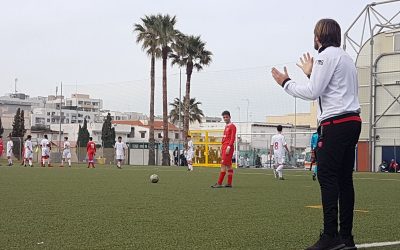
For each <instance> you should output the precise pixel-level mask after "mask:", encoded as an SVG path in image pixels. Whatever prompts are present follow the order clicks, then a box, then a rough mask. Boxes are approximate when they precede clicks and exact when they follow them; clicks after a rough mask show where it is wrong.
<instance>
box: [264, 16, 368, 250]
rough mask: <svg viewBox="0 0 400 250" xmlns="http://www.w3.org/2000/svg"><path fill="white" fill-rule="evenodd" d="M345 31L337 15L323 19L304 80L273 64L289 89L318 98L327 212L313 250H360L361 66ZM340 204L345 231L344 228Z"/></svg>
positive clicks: (306, 62) (274, 71)
mask: <svg viewBox="0 0 400 250" xmlns="http://www.w3.org/2000/svg"><path fill="white" fill-rule="evenodd" d="M340 43H341V30H340V26H339V24H338V23H337V22H336V21H335V20H332V19H322V20H320V21H318V23H317V24H316V26H315V29H314V48H315V49H316V50H318V56H317V57H316V58H315V60H314V59H313V58H312V57H311V56H310V55H309V54H308V53H307V54H305V55H303V58H301V59H300V63H299V64H298V66H299V67H300V68H301V69H302V70H303V72H304V73H305V74H306V75H307V76H308V77H309V78H310V81H309V82H308V83H306V84H301V83H297V82H295V81H293V80H292V79H290V78H289V75H288V73H287V69H286V67H285V68H284V73H282V72H280V71H279V70H277V69H276V68H273V69H272V76H273V77H274V79H275V80H276V82H277V83H278V84H279V85H281V86H282V87H283V88H284V89H285V91H286V92H287V93H288V94H290V95H292V96H294V97H299V98H302V99H304V100H318V123H319V128H318V134H319V140H318V146H317V150H316V153H317V158H318V180H319V183H320V187H321V196H322V205H323V213H324V233H323V234H322V235H321V237H320V239H319V240H318V241H317V242H316V243H315V244H314V245H313V246H311V247H309V248H307V249H310V250H317V249H321V250H322V249H332V250H333V249H356V247H355V244H354V240H353V235H352V228H353V210H354V187H353V167H354V160H355V146H356V144H357V142H358V138H359V135H360V131H361V119H360V116H359V113H360V105H359V102H358V82H357V70H356V67H355V65H354V62H353V60H352V59H351V58H350V56H349V55H348V54H347V53H346V52H345V51H343V50H342V49H341V48H340ZM338 203H339V208H340V210H339V211H340V214H339V219H340V230H339V231H338Z"/></svg>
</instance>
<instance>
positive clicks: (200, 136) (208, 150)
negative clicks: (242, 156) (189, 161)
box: [189, 130, 236, 167]
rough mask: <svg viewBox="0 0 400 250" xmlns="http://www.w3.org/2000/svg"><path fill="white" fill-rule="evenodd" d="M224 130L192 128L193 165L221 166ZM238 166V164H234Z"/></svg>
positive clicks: (190, 132)
mask: <svg viewBox="0 0 400 250" xmlns="http://www.w3.org/2000/svg"><path fill="white" fill-rule="evenodd" d="M223 133H224V131H223V130H192V131H189V134H190V135H191V137H192V141H193V144H194V157H193V166H195V167H199V166H201V167H220V166H221V146H222V145H221V141H222V136H223ZM233 167H236V164H233Z"/></svg>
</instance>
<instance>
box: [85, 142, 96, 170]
mask: <svg viewBox="0 0 400 250" xmlns="http://www.w3.org/2000/svg"><path fill="white" fill-rule="evenodd" d="M86 151H87V156H88V168H91V167H93V168H95V166H94V156H95V154H96V144H95V143H94V142H93V138H92V137H89V142H88V144H87V146H86Z"/></svg>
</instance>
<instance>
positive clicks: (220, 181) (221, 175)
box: [218, 171, 226, 185]
mask: <svg viewBox="0 0 400 250" xmlns="http://www.w3.org/2000/svg"><path fill="white" fill-rule="evenodd" d="M225 175H226V172H225V171H221V172H220V173H219V178H218V185H222V182H223V181H224V178H225Z"/></svg>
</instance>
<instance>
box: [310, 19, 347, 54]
mask: <svg viewBox="0 0 400 250" xmlns="http://www.w3.org/2000/svg"><path fill="white" fill-rule="evenodd" d="M314 35H315V36H316V37H317V38H318V41H319V42H320V43H321V45H322V46H323V47H329V46H334V47H340V43H341V30H340V26H339V24H338V23H337V22H336V21H335V20H333V19H321V20H319V21H318V22H317V24H316V25H315V28H314Z"/></svg>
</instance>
